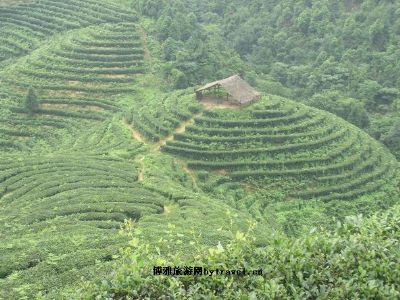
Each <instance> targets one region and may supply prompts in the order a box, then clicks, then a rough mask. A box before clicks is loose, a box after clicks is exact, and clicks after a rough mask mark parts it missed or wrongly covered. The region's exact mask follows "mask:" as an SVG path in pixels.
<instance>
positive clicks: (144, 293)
mask: <svg viewBox="0 0 400 300" xmlns="http://www.w3.org/2000/svg"><path fill="white" fill-rule="evenodd" d="M228 217H229V216H228ZM127 225H128V226H127V227H126V228H127V229H128V234H129V236H130V243H129V245H130V246H129V247H128V248H126V249H124V250H123V251H122V257H121V260H120V261H118V262H117V263H116V264H115V266H114V267H115V271H114V272H113V273H112V274H110V276H109V277H108V278H107V279H106V280H103V281H102V282H97V283H95V284H93V283H88V284H84V285H83V286H82V287H81V289H80V290H79V291H78V292H76V293H73V294H70V297H71V298H73V299H316V298H318V299H343V298H346V299H395V298H397V297H399V296H400V292H399V290H400V289H399V288H400V270H399V269H398V268H396V267H395V266H398V265H399V263H400V251H399V243H400V206H396V207H395V208H394V209H393V211H392V212H386V213H384V214H379V215H374V216H372V217H370V218H368V219H364V218H363V217H362V216H354V217H348V218H347V219H346V220H345V221H344V222H343V223H338V224H337V226H336V229H335V230H334V231H333V232H329V231H323V230H322V231H321V230H316V229H313V230H311V232H310V233H309V234H308V235H307V236H304V237H301V238H287V237H285V236H282V235H280V234H277V235H276V236H272V237H271V240H270V242H269V243H268V245H266V246H265V247H256V246H255V244H254V241H255V240H256V236H255V235H254V228H255V226H256V224H255V223H249V226H248V229H247V231H245V232H241V231H237V232H231V234H232V240H231V241H230V242H228V243H227V244H225V245H222V244H221V243H219V244H218V245H216V246H215V247H211V248H209V247H205V246H203V245H201V244H198V243H197V242H196V240H195V239H193V241H192V242H191V246H193V248H192V251H190V252H188V251H186V252H182V251H179V250H176V248H178V247H175V246H174V245H175V244H176V243H177V241H179V239H180V237H179V233H178V232H176V231H174V226H173V225H170V226H169V231H168V232H169V234H168V235H167V236H166V237H165V238H162V239H160V241H159V243H158V244H157V246H155V245H150V244H148V243H146V242H144V241H143V240H141V238H140V236H141V233H140V231H137V230H136V231H133V233H132V231H131V230H132V229H134V228H133V227H132V223H127ZM160 242H162V243H161V244H163V245H168V248H160ZM165 247H167V246H165ZM178 249H179V248H178ZM159 265H169V266H183V265H187V266H204V267H207V268H209V269H213V268H220V269H240V268H242V267H245V268H248V269H252V268H254V269H257V268H262V269H263V276H243V277H236V276H176V277H174V276H163V275H161V276H153V275H152V269H153V266H159Z"/></svg>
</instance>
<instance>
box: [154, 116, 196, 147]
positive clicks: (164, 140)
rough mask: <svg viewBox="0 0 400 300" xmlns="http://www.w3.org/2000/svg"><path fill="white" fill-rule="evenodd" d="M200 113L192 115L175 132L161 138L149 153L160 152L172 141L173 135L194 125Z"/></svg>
mask: <svg viewBox="0 0 400 300" xmlns="http://www.w3.org/2000/svg"><path fill="white" fill-rule="evenodd" d="M200 114H201V113H198V114H195V115H193V116H192V117H191V118H190V119H189V120H187V121H185V122H182V123H181V124H180V125H179V126H178V127H177V128H175V130H174V131H173V132H172V133H171V134H170V135H167V136H166V137H164V138H162V139H161V140H160V141H158V142H157V143H156V144H154V145H153V146H152V147H151V151H152V152H155V151H160V148H161V146H163V145H165V143H166V142H167V141H172V140H173V139H174V135H175V134H177V133H183V132H185V130H186V127H188V126H189V125H191V124H193V123H194V118H196V117H197V116H199V115H200Z"/></svg>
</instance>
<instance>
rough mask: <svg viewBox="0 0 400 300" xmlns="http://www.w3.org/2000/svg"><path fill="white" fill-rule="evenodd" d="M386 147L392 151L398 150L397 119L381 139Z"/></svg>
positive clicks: (399, 143) (399, 130)
mask: <svg viewBox="0 0 400 300" xmlns="http://www.w3.org/2000/svg"><path fill="white" fill-rule="evenodd" d="M383 142H384V144H385V145H386V146H388V147H389V148H390V149H393V150H400V119H397V120H396V121H395V122H394V124H393V126H392V127H391V128H390V130H389V132H388V133H387V135H386V136H385V137H384V138H383Z"/></svg>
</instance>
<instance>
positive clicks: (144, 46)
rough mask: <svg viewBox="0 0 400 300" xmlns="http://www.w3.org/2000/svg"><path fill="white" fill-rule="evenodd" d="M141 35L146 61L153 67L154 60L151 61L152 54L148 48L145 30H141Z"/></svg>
mask: <svg viewBox="0 0 400 300" xmlns="http://www.w3.org/2000/svg"><path fill="white" fill-rule="evenodd" d="M140 35H141V36H142V42H143V49H144V59H145V60H147V61H148V62H149V63H150V65H152V59H151V54H150V51H149V48H148V46H147V44H148V43H147V33H146V31H145V30H144V29H143V28H140Z"/></svg>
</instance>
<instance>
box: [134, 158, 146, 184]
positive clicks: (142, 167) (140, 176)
mask: <svg viewBox="0 0 400 300" xmlns="http://www.w3.org/2000/svg"><path fill="white" fill-rule="evenodd" d="M144 158H145V156H144V155H143V156H140V157H138V159H137V160H136V161H137V162H138V163H139V166H140V170H139V175H138V181H139V182H143V180H144V162H143V161H144Z"/></svg>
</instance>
